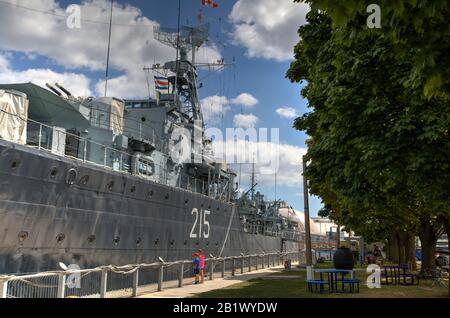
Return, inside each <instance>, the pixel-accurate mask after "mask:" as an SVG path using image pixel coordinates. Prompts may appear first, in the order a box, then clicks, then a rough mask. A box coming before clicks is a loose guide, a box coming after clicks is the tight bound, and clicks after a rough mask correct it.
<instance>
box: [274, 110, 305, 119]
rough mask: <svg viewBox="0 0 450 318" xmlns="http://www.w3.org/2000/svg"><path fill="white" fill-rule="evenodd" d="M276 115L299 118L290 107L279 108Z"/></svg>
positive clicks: (295, 111)
mask: <svg viewBox="0 0 450 318" xmlns="http://www.w3.org/2000/svg"><path fill="white" fill-rule="evenodd" d="M276 112H277V114H278V115H280V116H281V117H284V118H288V119H292V118H297V117H298V116H299V114H298V112H297V110H296V109H295V108H292V107H281V108H278V109H277V110H276Z"/></svg>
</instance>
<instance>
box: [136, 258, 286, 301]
mask: <svg viewBox="0 0 450 318" xmlns="http://www.w3.org/2000/svg"><path fill="white" fill-rule="evenodd" d="M283 269H284V267H283V266H276V267H271V268H266V269H261V270H258V271H255V270H254V271H252V272H250V273H244V274H236V276H234V277H233V276H228V275H227V277H225V278H220V275H218V276H219V277H217V278H214V280H209V277H208V278H205V283H204V284H199V285H194V284H193V282H194V280H193V279H185V285H184V286H183V287H182V288H177V287H175V286H176V285H177V282H165V283H164V288H165V289H164V290H163V291H161V292H154V291H151V292H148V293H147V292H145V291H141V292H139V293H138V297H137V298H186V297H192V296H194V295H196V294H200V293H204V292H208V291H212V290H216V289H222V288H226V287H228V286H231V285H235V284H239V283H242V282H245V281H247V280H250V279H254V278H261V277H264V276H268V275H271V274H273V273H277V272H280V271H282V270H283Z"/></svg>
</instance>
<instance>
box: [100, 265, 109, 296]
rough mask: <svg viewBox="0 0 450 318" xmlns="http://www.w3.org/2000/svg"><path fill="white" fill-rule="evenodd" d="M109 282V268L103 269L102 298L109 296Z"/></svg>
mask: <svg viewBox="0 0 450 318" xmlns="http://www.w3.org/2000/svg"><path fill="white" fill-rule="evenodd" d="M107 282H108V270H107V269H102V273H101V281H100V298H106V296H107Z"/></svg>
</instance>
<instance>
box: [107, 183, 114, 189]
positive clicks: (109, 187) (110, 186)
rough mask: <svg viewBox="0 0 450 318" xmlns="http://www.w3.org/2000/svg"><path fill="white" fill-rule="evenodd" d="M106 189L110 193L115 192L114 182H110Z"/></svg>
mask: <svg viewBox="0 0 450 318" xmlns="http://www.w3.org/2000/svg"><path fill="white" fill-rule="evenodd" d="M106 188H107V189H108V191H112V190H114V181H111V182H109V183H108V184H107V186H106Z"/></svg>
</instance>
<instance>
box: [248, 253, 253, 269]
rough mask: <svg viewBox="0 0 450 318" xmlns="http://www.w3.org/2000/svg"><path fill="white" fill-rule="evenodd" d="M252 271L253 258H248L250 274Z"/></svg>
mask: <svg viewBox="0 0 450 318" xmlns="http://www.w3.org/2000/svg"><path fill="white" fill-rule="evenodd" d="M251 271H252V257H251V256H249V257H248V272H249V273H250V272H251Z"/></svg>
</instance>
